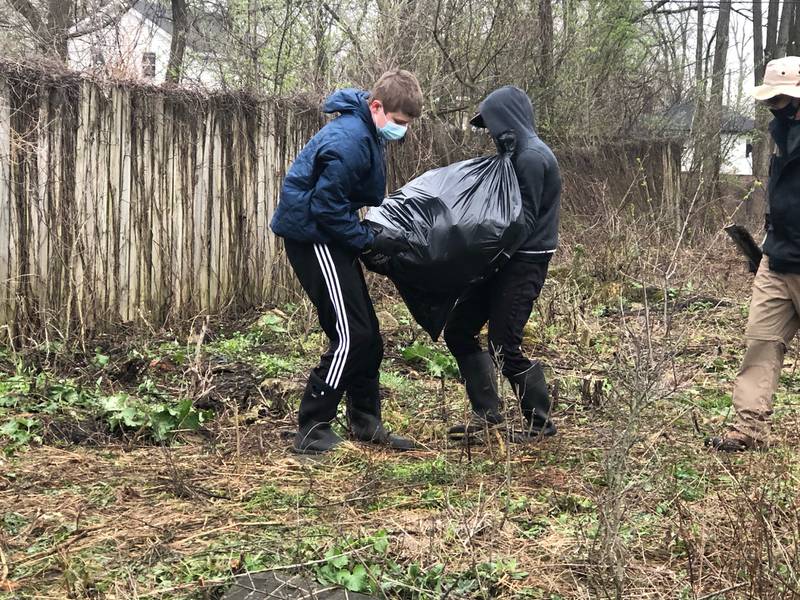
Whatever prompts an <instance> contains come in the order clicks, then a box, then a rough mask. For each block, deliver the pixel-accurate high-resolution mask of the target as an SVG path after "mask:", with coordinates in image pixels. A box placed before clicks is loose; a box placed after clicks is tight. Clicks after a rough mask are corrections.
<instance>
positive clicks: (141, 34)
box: [69, 9, 171, 83]
mask: <svg viewBox="0 0 800 600" xmlns="http://www.w3.org/2000/svg"><path fill="white" fill-rule="evenodd" d="M170 44H171V40H170V36H169V35H168V34H167V33H166V32H165V31H164V30H163V29H161V28H160V27H158V26H157V25H156V24H155V23H153V22H152V21H149V20H147V19H145V18H144V17H143V16H142V15H141V13H139V11H137V10H136V9H131V10H129V11H128V12H127V13H125V14H124V15H123V16H122V18H121V19H120V20H119V22H118V23H116V24H115V25H112V26H110V27H108V28H106V29H102V30H100V31H97V32H94V33H90V34H87V35H85V36H83V37H80V38H77V39H74V40H71V41H70V44H69V60H70V66H72V68H74V69H77V70H91V69H93V68H96V67H97V65H96V64H95V56H96V54H97V52H101V53H102V56H103V60H104V62H105V70H107V71H108V72H109V73H113V74H115V75H120V76H126V77H131V78H137V79H138V78H143V77H144V74H143V70H142V66H143V63H142V61H143V58H144V55H145V53H147V52H152V53H154V54H155V56H156V70H155V77H153V78H152V79H151V80H152V81H153V82H154V83H162V82H163V81H164V77H165V75H166V71H167V61H168V60H169V48H170Z"/></svg>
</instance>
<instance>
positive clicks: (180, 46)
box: [166, 0, 189, 83]
mask: <svg viewBox="0 0 800 600" xmlns="http://www.w3.org/2000/svg"><path fill="white" fill-rule="evenodd" d="M171 1H172V40H171V42H170V48H169V62H168V63H167V75H166V80H167V81H168V82H170V83H179V82H180V80H181V75H182V73H183V56H184V54H185V52H186V39H187V37H188V35H189V13H188V11H187V9H186V0H171Z"/></svg>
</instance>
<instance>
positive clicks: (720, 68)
mask: <svg viewBox="0 0 800 600" xmlns="http://www.w3.org/2000/svg"><path fill="white" fill-rule="evenodd" d="M730 19H731V0H720V3H719V16H718V18H717V27H716V42H715V44H714V63H713V67H712V72H711V96H710V98H709V102H708V109H707V110H706V117H707V118H706V119H705V122H706V123H707V124H708V129H707V130H706V131H707V139H708V140H709V146H708V153H707V154H706V157H707V158H706V157H704V160H703V167H704V168H703V181H702V185H703V188H704V190H703V191H704V192H705V196H706V198H713V197H714V196H715V195H716V193H717V191H718V189H717V188H718V185H719V171H720V166H721V163H722V108H723V92H724V90H725V69H726V65H727V58H728V33H729V31H728V30H729V28H730Z"/></svg>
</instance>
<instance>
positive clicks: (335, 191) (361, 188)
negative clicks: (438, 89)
mask: <svg viewBox="0 0 800 600" xmlns="http://www.w3.org/2000/svg"><path fill="white" fill-rule="evenodd" d="M368 96H369V94H368V93H367V92H364V91H361V90H355V89H344V90H339V91H337V92H334V93H333V94H332V95H331V96H330V97H329V98H328V99H327V100H326V101H325V104H324V106H323V111H324V112H326V113H335V112H338V113H340V115H339V116H338V117H337V118H336V119H334V120H333V121H331V122H330V123H328V124H327V125H325V126H324V127H323V128H322V129H321V130H320V131H319V132H318V133H317V134H316V135H315V136H314V137H313V138H311V140H309V142H308V143H307V144H306V145H305V147H304V148H303V150H302V151H301V152H300V154H299V155H298V156H297V158H296V159H295V161H294V163H292V166H291V167H290V168H289V172H288V173H287V174H286V178H285V179H284V181H283V187H282V189H281V197H280V201H279V202H278V207H277V209H276V210H275V215H274V216H273V217H272V222H271V224H270V227H271V228H272V231H274V232H275V234H276V235H279V236H281V237H284V238H287V239H290V240H295V241H298V242H308V243H329V242H330V243H334V244H339V245H342V246H345V247H347V248H349V249H351V250H355V251H361V250H363V249H364V248H366V247H368V246H369V245H370V244H371V243H372V239H373V235H372V232H371V231H370V230H369V229H368V228H367V227H365V226H364V225H362V224H361V222H360V219H359V216H358V210H359V209H360V208H362V207H364V206H378V205H379V204H380V203H381V202H383V197H384V194H385V192H386V165H385V161H384V146H383V141H382V140H381V138H380V137H379V134H378V131H377V129H376V128H375V123H374V122H373V120H372V113H370V110H369V105H368V104H367V98H368Z"/></svg>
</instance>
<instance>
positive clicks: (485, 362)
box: [447, 352, 503, 440]
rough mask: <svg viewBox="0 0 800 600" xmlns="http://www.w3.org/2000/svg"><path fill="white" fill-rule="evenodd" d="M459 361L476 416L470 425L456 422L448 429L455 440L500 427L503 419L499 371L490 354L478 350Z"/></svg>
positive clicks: (473, 412) (473, 416)
mask: <svg viewBox="0 0 800 600" xmlns="http://www.w3.org/2000/svg"><path fill="white" fill-rule="evenodd" d="M456 361H457V362H458V370H459V372H460V373H461V377H462V378H463V379H464V384H465V386H466V388H467V397H468V398H469V403H470V405H471V406H472V418H471V419H470V422H469V423H467V424H466V425H455V426H454V427H451V428H450V429H448V430H447V435H448V437H449V438H450V439H451V440H461V439H463V438H464V436H468V435H472V434H475V433H478V432H480V431H483V430H485V429H491V428H493V427H497V426H498V425H500V424H501V423H502V422H503V415H501V414H500V396H499V395H498V394H497V371H496V369H495V365H494V361H493V360H492V357H491V356H490V355H489V353H488V352H477V353H475V354H470V355H469V356H462V357H460V358H456Z"/></svg>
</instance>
